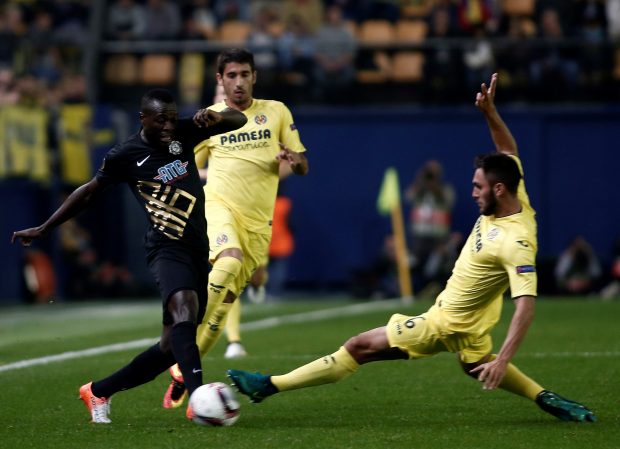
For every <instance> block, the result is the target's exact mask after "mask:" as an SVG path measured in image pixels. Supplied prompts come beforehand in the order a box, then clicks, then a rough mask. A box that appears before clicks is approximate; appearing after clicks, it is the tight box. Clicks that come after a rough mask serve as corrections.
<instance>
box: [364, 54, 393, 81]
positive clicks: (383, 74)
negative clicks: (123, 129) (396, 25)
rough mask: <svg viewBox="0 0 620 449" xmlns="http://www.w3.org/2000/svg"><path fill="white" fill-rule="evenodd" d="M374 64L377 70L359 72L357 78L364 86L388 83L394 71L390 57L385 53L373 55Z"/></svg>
mask: <svg viewBox="0 0 620 449" xmlns="http://www.w3.org/2000/svg"><path fill="white" fill-rule="evenodd" d="M373 62H374V65H375V67H376V69H361V70H358V71H357V74H356V78H357V81H358V82H359V83H362V84H380V83H384V82H386V81H387V80H388V79H389V77H390V72H391V70H392V61H391V59H390V56H389V55H388V54H387V53H386V52H384V51H377V52H375V53H374V54H373Z"/></svg>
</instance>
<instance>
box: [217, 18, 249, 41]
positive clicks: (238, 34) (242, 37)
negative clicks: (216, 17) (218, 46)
mask: <svg viewBox="0 0 620 449" xmlns="http://www.w3.org/2000/svg"><path fill="white" fill-rule="evenodd" d="M251 31H252V26H251V25H250V24H249V23H247V22H242V21H240V20H227V21H226V22H224V23H222V24H221V25H220V28H219V30H218V33H217V39H218V41H220V42H223V43H226V44H227V45H243V44H245V41H246V40H247V39H248V36H249V35H250V32H251Z"/></svg>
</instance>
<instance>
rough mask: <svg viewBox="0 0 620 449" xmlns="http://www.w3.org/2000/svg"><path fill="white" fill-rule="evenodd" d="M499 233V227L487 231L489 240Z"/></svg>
mask: <svg viewBox="0 0 620 449" xmlns="http://www.w3.org/2000/svg"><path fill="white" fill-rule="evenodd" d="M498 235H499V229H498V228H493V229H491V230H490V231H489V232H488V233H487V240H494V239H495V237H497V236H498Z"/></svg>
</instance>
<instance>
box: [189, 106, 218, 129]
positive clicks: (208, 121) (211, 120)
mask: <svg viewBox="0 0 620 449" xmlns="http://www.w3.org/2000/svg"><path fill="white" fill-rule="evenodd" d="M222 120H224V118H223V117H222V114H220V113H219V112H215V111H212V110H211V109H207V108H204V109H200V110H198V112H196V114H194V123H195V124H196V126H198V127H199V128H202V127H204V128H208V127H210V126H214V125H217V124H218V123H220V122H221V121H222Z"/></svg>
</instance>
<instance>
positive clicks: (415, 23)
mask: <svg viewBox="0 0 620 449" xmlns="http://www.w3.org/2000/svg"><path fill="white" fill-rule="evenodd" d="M395 31H396V41H397V42H398V43H400V44H419V43H421V42H423V41H424V39H426V34H427V33H428V25H427V24H426V22H425V21H423V20H399V21H398V22H396V26H395Z"/></svg>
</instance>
